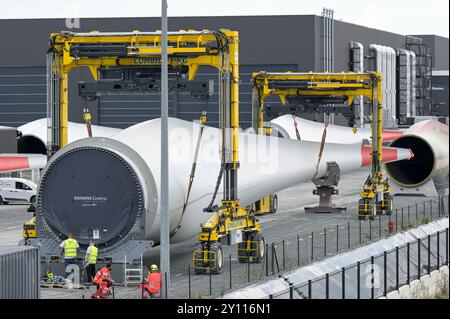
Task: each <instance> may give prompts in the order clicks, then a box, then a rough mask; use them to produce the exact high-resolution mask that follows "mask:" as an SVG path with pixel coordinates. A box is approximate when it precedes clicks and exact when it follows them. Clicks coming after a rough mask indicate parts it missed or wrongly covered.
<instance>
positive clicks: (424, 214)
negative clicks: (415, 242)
mask: <svg viewBox="0 0 450 319" xmlns="http://www.w3.org/2000/svg"><path fill="white" fill-rule="evenodd" d="M426 203H427V202H426V201H424V202H423V203H422V205H423V218H425V217H427V207H426V205H425V204H426Z"/></svg>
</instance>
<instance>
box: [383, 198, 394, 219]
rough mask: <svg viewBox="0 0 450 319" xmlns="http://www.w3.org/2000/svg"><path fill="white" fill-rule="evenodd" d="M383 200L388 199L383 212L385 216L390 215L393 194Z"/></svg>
mask: <svg viewBox="0 0 450 319" xmlns="http://www.w3.org/2000/svg"><path fill="white" fill-rule="evenodd" d="M385 201H388V202H389V203H388V204H387V205H386V206H385V207H384V213H385V215H387V216H391V215H392V210H393V196H391V195H388V196H386V199H385Z"/></svg>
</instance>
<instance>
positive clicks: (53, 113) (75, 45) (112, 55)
mask: <svg viewBox="0 0 450 319" xmlns="http://www.w3.org/2000/svg"><path fill="white" fill-rule="evenodd" d="M168 41H169V49H168V53H169V61H168V63H169V68H171V69H172V70H175V71H176V72H177V73H178V74H187V75H188V80H193V79H194V77H195V76H196V73H197V71H198V68H199V67H200V66H202V65H205V66H212V67H214V68H216V69H217V70H218V71H219V82H220V83H219V86H220V99H219V114H220V127H221V129H222V149H221V152H222V165H221V168H222V169H221V172H220V174H219V176H222V173H223V175H224V178H223V179H224V183H223V187H224V192H223V193H224V195H223V196H224V197H223V199H222V201H221V205H220V207H216V206H213V205H209V207H207V208H206V209H205V210H206V211H208V212H213V213H214V214H213V215H212V217H211V218H210V219H209V220H208V221H207V222H205V223H204V224H203V225H201V232H200V233H199V235H198V240H199V243H198V244H197V245H196V247H195V249H194V251H193V268H194V270H195V272H196V273H204V272H206V271H210V272H212V273H218V272H220V271H221V269H222V266H223V253H222V248H221V244H220V242H219V240H220V241H222V240H223V239H227V238H228V239H229V240H228V243H230V244H233V243H237V244H238V254H239V261H241V262H246V261H247V260H248V258H250V259H251V260H252V262H261V259H262V258H263V256H264V248H265V244H264V238H263V237H262V236H261V234H260V225H259V223H258V222H257V219H256V218H255V217H254V215H253V213H252V212H249V211H248V210H246V209H245V208H243V207H241V205H240V201H239V199H238V198H239V197H238V188H237V175H238V170H239V153H238V129H239V60H238V59H239V36H238V32H236V31H230V30H218V31H209V30H203V31H195V30H187V31H184V30H181V31H178V32H169V34H168ZM47 61H48V62H47V65H48V74H49V75H50V76H49V77H48V81H49V83H48V84H49V86H48V87H49V99H48V116H49V117H50V118H51V125H50V132H51V134H50V135H51V136H50V139H49V147H50V150H49V156H51V155H52V154H54V153H55V152H56V151H57V150H58V149H59V148H61V147H63V146H65V145H67V143H68V135H67V134H68V125H67V123H68V107H69V105H68V74H69V73H70V71H71V70H73V69H74V68H77V67H88V68H89V69H90V71H91V73H92V75H93V77H94V79H95V80H96V81H99V80H101V76H100V74H101V72H102V71H103V70H107V69H115V68H122V69H124V68H129V69H130V70H134V69H135V68H141V69H149V70H150V69H153V70H158V69H159V70H160V65H161V32H159V31H157V32H139V31H133V32H128V33H100V32H91V33H71V32H61V33H55V34H51V36H50V48H49V51H48V56H47ZM99 85H100V86H101V85H103V84H102V83H100V82H99ZM105 85H107V83H106V84H105ZM91 88H92V86H91ZM85 89H86V87H84V88H83V87H80V93H81V94H82V95H83V94H84V95H85V96H89V94H94V95H95V94H96V93H95V92H94V93H93V92H90V93H89V92H86V91H85ZM97 89H99V90H100V91H102V90H104V91H108V90H112V88H102V87H100V88H98V87H97ZM83 90H84V91H83ZM94 91H96V90H94ZM83 92H84V93H83ZM218 184H220V182H219V183H218ZM215 193H217V191H216V192H215ZM175 232H176V230H175V231H173V232H172V235H173V234H174V233H175ZM240 235H242V236H240ZM240 238H241V239H242V240H240ZM221 239H222V240H221Z"/></svg>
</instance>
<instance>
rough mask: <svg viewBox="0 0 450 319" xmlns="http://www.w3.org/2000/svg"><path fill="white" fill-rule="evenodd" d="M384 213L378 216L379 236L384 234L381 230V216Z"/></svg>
mask: <svg viewBox="0 0 450 319" xmlns="http://www.w3.org/2000/svg"><path fill="white" fill-rule="evenodd" d="M382 216H383V215H380V217H379V218H378V234H379V235H380V236H379V237H380V238H381V236H382V232H381V217H382Z"/></svg>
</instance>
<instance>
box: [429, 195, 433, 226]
mask: <svg viewBox="0 0 450 319" xmlns="http://www.w3.org/2000/svg"><path fill="white" fill-rule="evenodd" d="M432 220H433V200H432V199H430V221H432Z"/></svg>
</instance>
